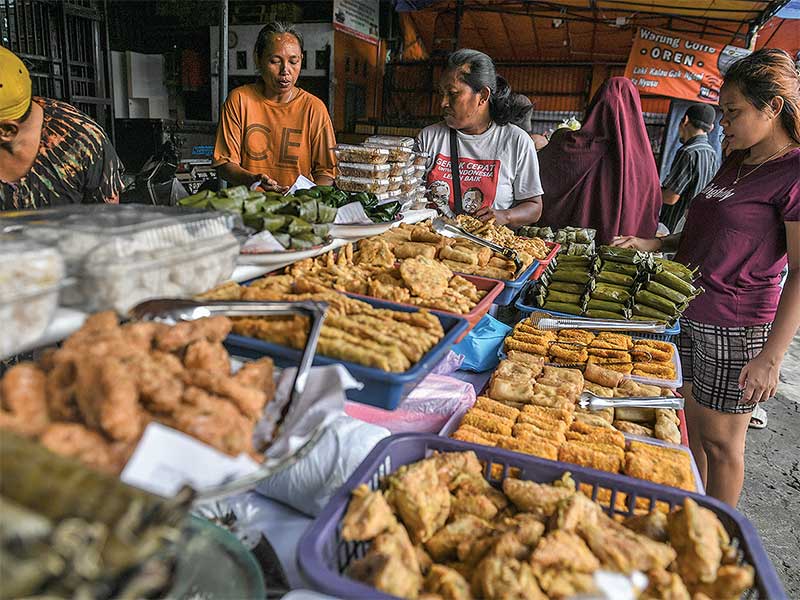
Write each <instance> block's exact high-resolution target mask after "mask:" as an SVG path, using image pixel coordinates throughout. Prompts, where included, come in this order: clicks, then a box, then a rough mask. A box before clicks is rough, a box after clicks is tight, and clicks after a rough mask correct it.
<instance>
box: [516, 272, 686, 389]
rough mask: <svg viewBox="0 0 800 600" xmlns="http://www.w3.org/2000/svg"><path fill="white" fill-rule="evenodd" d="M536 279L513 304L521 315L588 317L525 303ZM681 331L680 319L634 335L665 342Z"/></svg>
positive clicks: (671, 339) (536, 283) (535, 283)
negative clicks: (663, 326)
mask: <svg viewBox="0 0 800 600" xmlns="http://www.w3.org/2000/svg"><path fill="white" fill-rule="evenodd" d="M538 283H539V282H538V281H535V280H532V281H530V282H529V283H528V284H527V285H526V287H525V289H524V290H522V294H520V296H519V299H518V300H517V301H516V303H515V304H514V307H515V308H516V309H517V310H518V311H520V312H521V313H522V314H523V315H529V314H531V313H532V312H546V313H549V314H551V315H555V316H558V317H569V318H571V319H587V318H588V317H583V316H581V315H570V314H567V313H560V312H556V311H553V310H544V309H542V308H540V307H538V306H530V305H528V304H525V298H526V297H528V295H529V290H530V289H531V288H533V287H534V286H536V285H538ZM620 322H621V323H625V322H628V323H635V322H636V321H625V320H623V319H621V320H620ZM680 332H681V324H680V321H676V322H675V324H674V325H673V326H672V327H667V329H665V330H664V333H642V332H638V331H637V332H636V337H639V338H644V339H650V340H663V341H665V342H674V341H675V339H676V337H677V336H678V334H679V333H680ZM665 387H666V386H665Z"/></svg>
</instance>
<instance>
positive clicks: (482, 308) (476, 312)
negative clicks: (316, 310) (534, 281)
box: [348, 275, 505, 344]
mask: <svg viewBox="0 0 800 600" xmlns="http://www.w3.org/2000/svg"><path fill="white" fill-rule="evenodd" d="M461 277H463V278H464V279H466V280H467V281H471V282H472V283H474V284H475V287H476V288H478V289H479V290H482V291H485V292H487V293H486V295H485V296H484V297H483V298H481V301H480V302H478V303H477V304H476V305H475V307H474V308H473V309H472V310H471V311H469V312H468V313H466V314H461V313H454V312H449V311H446V310H438V309H435V308H430V309H428V310H430V311H432V312H437V313H439V314H442V315H449V316H451V317H455V318H461V319H466V320H467V323H468V324H469V326H468V327H467V329H466V330H465V331H464V333H462V334H461V335H460V336H459V337H458V338H457V339H455V340H453V343H454V344H457V343H458V342H460V341H461V340H462V339H464V337H466V335H467V334H468V333H469V332H470V331H471V330H472V328H473V327H475V324H476V323H477V322H478V321H480V320H481V319H482V318H483V316H484V315H485V314H486V313H488V312H489V309H490V308H491V307H492V304H494V303H495V301H496V298H497V296H499V295H500V294H501V293H502V291H503V287H504V285H505V284H504V283H503V282H502V281H498V280H497V279H487V278H486V277H477V276H475V275H461ZM348 296H353V297H354V298H364V299H367V298H372V296H363V295H361V294H348ZM375 300H377V298H375ZM397 304H398V305H400V306H408V307H409V308H416V309H419V307H418V306H416V305H413V304H402V303H397Z"/></svg>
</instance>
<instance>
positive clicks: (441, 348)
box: [225, 297, 469, 410]
mask: <svg viewBox="0 0 800 600" xmlns="http://www.w3.org/2000/svg"><path fill="white" fill-rule="evenodd" d="M359 300H360V301H361V302H366V303H367V304H370V305H372V306H374V307H375V308H388V309H391V310H396V311H400V312H418V311H419V309H418V308H415V307H412V306H404V305H402V304H394V303H392V302H383V301H381V300H373V299H371V298H363V297H362V298H359ZM431 314H433V315H435V316H436V318H437V319H439V322H440V323H441V324H442V328H443V329H444V337H443V338H442V339H441V340H440V341H439V343H438V344H436V345H435V346H434V347H433V348H431V349H430V350H428V352H426V353H425V355H424V356H423V357H422V358H421V359H420V360H419V362H417V364H415V365H414V366H413V367H411V368H410V369H409V370H408V371H405V372H404V373H389V372H387V371H382V370H381V369H376V368H374V367H365V366H363V365H359V364H356V363H353V362H348V361H344V360H337V359H335V358H329V357H327V356H322V355H320V354H317V355H316V356H315V357H314V364H315V365H331V364H335V363H340V364H342V365H344V367H345V368H346V369H347V370H348V371H350V374H351V375H352V376H353V377H355V378H356V379H357V380H358V381H360V382H361V383H363V384H364V387H363V388H362V389H360V390H348V392H347V398H348V399H350V400H354V401H356V402H363V403H364V404H371V405H372V406H377V407H378V408H383V409H386V410H394V409H395V408H397V405H398V404H400V401H401V400H402V399H403V398H405V397H406V396H407V395H408V394H409V393H410V392H411V390H413V389H414V388H415V387H416V386H417V384H418V383H419V382H420V381H422V379H423V378H424V377H425V376H426V375H427V374H428V373H430V372H431V371H432V370H433V367H435V366H436V365H437V364H438V363H439V362H440V361H441V360H442V358H444V356H445V354H447V351H448V350H450V347H451V346H452V345H453V343H454V342H455V340H456V339H458V337H459V336H460V335H461V334H462V333H464V332H465V331H466V330H467V328H468V327H469V323H468V322H467V320H466V319H462V318H460V317H455V316H450V315H445V314H442V313H437V312H433V311H431ZM225 345H226V346H227V347H228V350H229V351H230V352H231V353H232V354H234V355H236V356H242V357H244V358H258V357H261V356H271V357H272V359H273V360H274V361H275V364H276V365H278V366H279V367H294V366H297V365H298V364H300V358H301V357H302V355H303V353H302V351H301V350H295V349H294V348H288V347H286V346H281V345H280V344H273V343H271V342H266V341H264V340H259V339H256V338H251V337H245V336H241V335H233V334H232V335H229V336H228V337H227V339H226V340H225Z"/></svg>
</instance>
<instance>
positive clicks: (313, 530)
mask: <svg viewBox="0 0 800 600" xmlns="http://www.w3.org/2000/svg"><path fill="white" fill-rule="evenodd" d="M434 450H438V451H446V452H453V451H456V452H459V451H464V450H473V451H474V452H475V454H477V455H478V458H479V459H480V460H481V461H485V462H486V470H485V472H484V475H487V476H488V474H489V473H490V468H491V466H492V465H500V466H502V468H503V471H502V473H503V477H505V475H506V474H507V473H508V470H509V469H510V468H512V467H514V468H518V469H520V475H519V477H520V479H527V480H530V481H536V482H540V483H549V482H552V481H555V480H557V479H559V478H560V477H561V476H562V475H563V474H564V472H565V471H569V472H570V473H572V477H573V479H574V480H575V482H576V483H578V484H581V483H583V484H589V485H591V486H592V498H593V499H596V498H597V492H598V490H600V489H607V490H610V492H611V498H610V506H611V507H615V506H616V497H617V494H619V493H624V494H626V495H627V496H628V500H629V504H628V506H630V507H633V506H634V504H635V502H636V499H637V498H643V499H645V500H646V501H647V502H648V505H649V506H650V507H652V506H654V505H655V503H656V502H666V503H668V504H669V505H670V507H673V506H678V505H681V504H682V503H683V500H684V499H685V498H687V497H688V498H692V499H693V500H694V501H695V502H697V503H698V504H699V505H700V506H704V507H706V508H708V509H710V510H712V511H713V512H714V513H715V514H716V515H717V517H718V518H719V519H720V521H721V522H722V524H723V526H724V527H725V529H726V530H727V531H728V534H729V535H730V536H731V539H732V540H734V541H735V543H738V547H739V549H740V551H741V554H742V558H743V560H744V561H746V562H747V563H749V564H751V565H753V567H754V569H755V587H754V588H753V590H752V591H751V592H750V593H749V595H748V596H747V597H749V598H770V599H775V598H786V594H785V593H784V591H783V586H782V585H781V582H780V579H778V575H777V573H776V572H775V568H774V567H773V566H772V563H771V562H770V560H769V558H768V557H767V554H766V552H765V550H764V547H763V545H762V544H761V540H760V539H759V537H758V533H757V532H756V530H755V529H754V528H753V526H752V525H751V524H750V522H749V521H748V520H747V519H746V518H744V517H743V516H742V515H741V514H740V513H739V512H737V511H736V510H734V509H732V508H730V507H729V506H727V505H725V504H723V503H721V502H719V501H718V500H715V499H714V498H709V497H707V496H701V495H699V494H693V493H690V492H685V491H682V490H679V489H677V488H670V487H665V486H661V485H656V484H653V483H649V482H646V481H641V480H637V479H632V478H630V477H625V476H622V475H616V474H613V473H606V472H603V471H595V470H594V469H586V468H583V467H579V466H577V465H569V464H566V463H562V462H556V461H550V460H544V459H540V458H537V457H534V456H526V455H522V454H518V453H515V452H510V451H508V450H502V449H500V448H492V447H489V446H478V445H475V444H468V443H465V442H459V441H457V440H451V439H448V438H443V437H438V436H435V435H430V434H416V433H406V434H400V435H393V436H391V437H389V438H386V439H384V440H382V441H381V442H379V443H378V444H377V445H376V446H375V448H374V449H373V450H372V452H370V454H369V456H367V458H365V459H364V461H363V462H362V463H361V465H360V466H359V467H358V469H356V471H355V472H354V473H353V474H352V475H351V476H350V478H349V479H348V480H347V482H346V483H345V484H344V485H343V486H342V487H341V488H339V490H338V491H337V492H336V494H335V495H334V496H333V497H332V498H331V500H330V502H328V505H327V506H326V507H325V508H324V509H323V511H322V512H321V513H320V514H319V516H318V517H317V518H316V519H315V520H314V522H313V523H312V524H311V526H310V527H309V528H308V529H307V530H306V532H305V533H304V534H303V537H302V538H300V543H299V544H298V546H297V562H298V565H299V567H300V570H301V572H302V573H303V575H304V576H305V577H306V579H307V580H308V582H309V583H310V584H311V585H313V587H314V588H316V589H317V590H319V591H321V592H324V593H326V594H331V595H333V596H337V597H339V598H348V599H383V600H391V599H392V598H394V596H389V595H387V594H383V593H381V592H379V591H378V590H376V589H375V588H373V587H370V586H368V585H366V584H363V583H360V582H358V581H355V580H353V579H349V578H348V577H346V576H345V575H343V574H342V573H343V572H344V570H345V569H346V568H347V566H348V565H349V564H350V562H351V561H352V560H353V559H354V558H359V557H361V556H364V554H365V553H366V550H367V548H368V545H367V544H366V543H364V542H345V541H343V540H342V539H341V535H340V533H341V527H340V522H341V520H342V517H343V516H344V513H345V511H346V509H347V505H348V503H349V501H350V493H351V492H352V490H354V489H355V488H356V487H358V486H359V485H361V484H362V483H366V484H367V485H369V486H370V487H371V488H372V489H377V488H378V486H379V484H380V480H381V479H382V478H383V477H385V476H386V475H389V474H390V473H392V472H394V471H396V470H397V469H398V468H399V467H400V466H402V465H407V464H410V463H413V462H416V461H418V460H422V459H423V458H425V457H427V456H429V455H430V454H431V452H432V451H434ZM489 481H491V482H492V483H495V484H498V485H499V483H500V481H501V480H497V479H491V478H490V479H489ZM606 511H607V512H609V513H612V512H613V513H617V514H621V515H630V514H632V512H633V510H632V509H629V510H627V511H620V510H617V509H615V508H607V509H606Z"/></svg>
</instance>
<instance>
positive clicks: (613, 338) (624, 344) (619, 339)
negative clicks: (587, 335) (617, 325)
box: [592, 331, 633, 350]
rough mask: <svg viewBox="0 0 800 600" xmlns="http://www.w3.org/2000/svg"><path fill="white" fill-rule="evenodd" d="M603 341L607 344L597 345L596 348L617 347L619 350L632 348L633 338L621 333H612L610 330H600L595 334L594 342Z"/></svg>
mask: <svg viewBox="0 0 800 600" xmlns="http://www.w3.org/2000/svg"><path fill="white" fill-rule="evenodd" d="M600 343H604V344H607V346H602V345H597V347H598V348H609V349H612V350H614V349H619V350H631V349H633V338H631V336H629V335H625V334H623V333H614V332H611V331H601V332H600V333H598V334H597V336H596V337H595V339H594V343H593V344H592V345H595V344H600Z"/></svg>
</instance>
